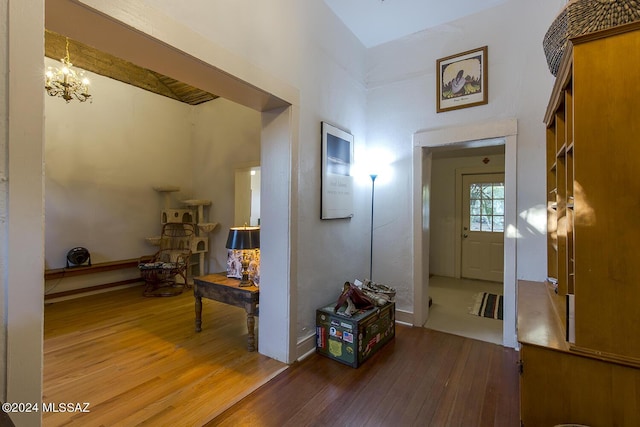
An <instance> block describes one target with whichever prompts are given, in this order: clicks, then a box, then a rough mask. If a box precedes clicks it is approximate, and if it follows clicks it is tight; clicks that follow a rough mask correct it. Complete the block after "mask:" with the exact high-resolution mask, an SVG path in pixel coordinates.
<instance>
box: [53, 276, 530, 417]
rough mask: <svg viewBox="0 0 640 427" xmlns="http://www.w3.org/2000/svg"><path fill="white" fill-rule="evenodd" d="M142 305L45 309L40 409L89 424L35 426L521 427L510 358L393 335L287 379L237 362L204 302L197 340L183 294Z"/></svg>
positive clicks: (442, 337) (238, 321) (419, 332)
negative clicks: (65, 405) (350, 361)
mask: <svg viewBox="0 0 640 427" xmlns="http://www.w3.org/2000/svg"><path fill="white" fill-rule="evenodd" d="M141 294H142V288H141V287H135V288H131V289H125V290H121V291H114V292H109V293H106V294H100V295H93V296H89V297H83V298H80V299H76V300H71V301H63V302H58V303H54V304H47V305H46V307H45V340H44V396H43V401H44V402H47V403H50V402H90V406H89V410H90V411H91V412H90V413H75V414H74V413H68V412H67V413H46V414H44V417H43V425H44V426H46V427H53V426H56V427H57V426H66V425H70V426H89V427H91V426H137V425H152V426H172V425H173V426H203V425H208V426H218V425H220V426H266V427H268V426H329V425H331V426H394V427H395V426H402V427H403V426H437V427H448V426H465V427H467V426H480V427H483V426H498V427H499V426H505V427H507V426H508V427H512V426H518V425H519V415H518V410H519V398H518V395H519V385H518V381H519V379H518V373H517V366H516V361H517V359H518V354H517V352H515V351H514V350H511V349H505V348H503V347H501V346H498V345H495V344H490V343H485V342H481V341H476V340H472V339H468V338H462V337H458V336H454V335H449V334H446V333H442V332H437V331H432V330H428V329H424V328H411V327H407V326H403V325H397V330H396V338H395V339H394V340H393V341H392V342H391V343H389V344H388V345H386V346H385V347H384V348H383V349H382V350H381V351H380V352H379V353H377V354H376V355H374V356H373V357H372V358H371V359H369V360H368V361H367V362H365V363H364V364H363V365H362V366H361V367H360V368H358V369H353V368H351V367H348V366H345V365H342V364H340V363H338V362H336V361H333V360H330V359H328V358H325V357H322V356H319V355H316V354H313V355H311V356H310V357H308V358H306V359H305V360H303V361H302V362H297V363H295V364H293V365H291V366H290V367H289V368H288V369H287V368H286V365H284V364H282V363H279V362H276V361H273V360H271V359H269V358H267V357H265V356H261V355H260V354H258V353H248V352H247V351H246V350H245V349H246V338H247V331H246V321H245V319H246V316H245V313H244V311H243V310H242V309H239V308H236V307H230V306H227V305H224V304H221V303H218V302H215V301H209V300H203V331H202V332H200V333H198V334H196V333H194V332H193V327H194V325H193V322H194V304H193V296H192V294H191V293H190V292H186V293H184V294H183V295H180V296H178V297H171V298H144V297H142V296H141ZM278 373H279V375H278ZM276 375H277V376H276ZM271 378H273V379H272V380H271V381H269V382H268V383H266V382H267V381H268V380H269V379H271ZM265 383H266V384H265ZM261 384H265V385H264V386H263V387H261V388H259V389H258V387H259V386H260V385H261ZM256 389H257V390H256ZM251 390H256V391H255V392H254V393H251V394H249V393H250V392H251ZM247 394H249V395H248V396H247ZM244 396H246V397H244ZM243 397H244V398H243Z"/></svg>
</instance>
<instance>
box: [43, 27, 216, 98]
mask: <svg viewBox="0 0 640 427" xmlns="http://www.w3.org/2000/svg"><path fill="white" fill-rule="evenodd" d="M66 40H67V39H66V37H64V36H61V35H60V34H57V33H54V32H53V31H49V30H45V34H44V41H45V42H44V45H45V56H47V57H49V58H52V59H56V60H59V59H60V58H64V56H65V45H66ZM69 57H70V59H71V62H72V63H73V65H74V66H75V67H78V68H82V69H83V70H86V71H91V72H92V73H96V74H100V75H101V76H105V77H109V78H112V79H114V80H118V81H121V82H123V83H126V84H129V85H132V86H136V87H139V88H141V89H144V90H147V91H149V92H153V93H155V94H158V95H162V96H166V97H167V98H171V99H174V100H176V101H180V102H184V103H185V104H189V105H198V104H202V103H203V102H207V101H211V100H212V99H216V98H217V96H216V95H214V94H212V93H209V92H205V91H203V90H200V89H198V88H195V87H193V86H189V85H188V84H185V83H182V82H179V81H177V80H175V79H172V78H171V77H167V76H164V75H162V74H159V73H156V72H155V71H151V70H148V69H146V68H142V67H139V66H137V65H135V64H132V63H131V62H128V61H125V60H122V59H120V58H117V57H115V56H113V55H109V54H107V53H104V52H101V51H99V50H97V49H94V48H92V47H90V46H87V45H86V44H83V43H79V42H77V41H75V40H71V39H69Z"/></svg>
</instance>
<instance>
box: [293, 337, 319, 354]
mask: <svg viewBox="0 0 640 427" xmlns="http://www.w3.org/2000/svg"><path fill="white" fill-rule="evenodd" d="M315 351H316V334H313V335H309V336H308V337H306V338H303V339H301V340H300V341H298V346H297V352H296V354H297V355H298V358H297V359H296V360H297V361H301V360H303V359H305V358H307V357H309V356H311V355H312V354H313V353H314V352H315Z"/></svg>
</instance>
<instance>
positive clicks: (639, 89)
mask: <svg viewBox="0 0 640 427" xmlns="http://www.w3.org/2000/svg"><path fill="white" fill-rule="evenodd" d="M639 51H640V30H636V31H632V32H626V33H622V34H616V35H612V36H609V37H606V38H599V39H596V40H591V41H586V42H583V43H578V44H576V45H575V46H574V48H573V55H574V56H573V74H574V75H573V99H574V141H575V149H574V153H573V156H574V164H575V169H574V176H575V185H574V189H573V190H574V197H575V204H574V226H575V234H574V241H575V289H576V291H575V294H576V296H575V322H576V345H577V346H580V347H584V348H587V349H591V350H594V351H600V352H604V353H611V354H615V355H619V356H622V357H624V358H631V359H635V360H638V361H640V339H638V335H637V325H638V324H640V304H639V303H638V301H640V280H638V265H639V262H638V260H639V258H638V253H640V227H639V226H638V218H639V213H640V178H639V176H638V174H639V172H640V143H639V141H640V120H638V111H640V85H639V84H638V78H637V73H636V72H633V71H631V70H638V67H640V55H638V54H637V52H639ZM632 52H634V53H633V54H632Z"/></svg>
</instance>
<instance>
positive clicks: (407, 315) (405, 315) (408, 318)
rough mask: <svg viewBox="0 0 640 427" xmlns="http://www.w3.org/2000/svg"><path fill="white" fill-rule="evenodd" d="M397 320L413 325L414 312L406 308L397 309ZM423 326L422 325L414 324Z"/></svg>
mask: <svg viewBox="0 0 640 427" xmlns="http://www.w3.org/2000/svg"><path fill="white" fill-rule="evenodd" d="M396 322H398V323H404V324H406V325H413V313H412V312H410V311H405V310H398V309H396ZM414 326H422V325H414Z"/></svg>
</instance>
